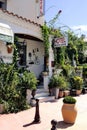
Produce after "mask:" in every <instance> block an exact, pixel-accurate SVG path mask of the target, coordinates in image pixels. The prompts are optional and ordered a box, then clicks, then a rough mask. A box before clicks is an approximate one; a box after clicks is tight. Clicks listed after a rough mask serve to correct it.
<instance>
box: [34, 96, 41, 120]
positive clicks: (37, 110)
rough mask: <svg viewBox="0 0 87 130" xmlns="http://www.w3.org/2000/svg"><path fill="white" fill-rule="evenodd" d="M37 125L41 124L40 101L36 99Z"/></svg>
mask: <svg viewBox="0 0 87 130" xmlns="http://www.w3.org/2000/svg"><path fill="white" fill-rule="evenodd" d="M34 122H35V123H40V115H39V99H36V112H35V118H34Z"/></svg>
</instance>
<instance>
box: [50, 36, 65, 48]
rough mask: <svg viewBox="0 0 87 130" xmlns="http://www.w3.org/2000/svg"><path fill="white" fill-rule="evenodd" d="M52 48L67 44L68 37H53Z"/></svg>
mask: <svg viewBox="0 0 87 130" xmlns="http://www.w3.org/2000/svg"><path fill="white" fill-rule="evenodd" d="M53 40H54V42H53V44H54V48H57V47H61V46H67V45H68V37H67V36H65V37H61V38H54V39H53Z"/></svg>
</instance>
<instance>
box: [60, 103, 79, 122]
mask: <svg viewBox="0 0 87 130" xmlns="http://www.w3.org/2000/svg"><path fill="white" fill-rule="evenodd" d="M61 111H62V116H63V119H64V122H66V123H72V124H73V123H75V120H76V116H77V109H76V106H75V104H66V103H64V104H63V106H62V109H61Z"/></svg>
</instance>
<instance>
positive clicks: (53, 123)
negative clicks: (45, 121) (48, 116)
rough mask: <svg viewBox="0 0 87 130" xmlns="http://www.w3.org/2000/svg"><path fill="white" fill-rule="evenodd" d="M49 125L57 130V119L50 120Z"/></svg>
mask: <svg viewBox="0 0 87 130" xmlns="http://www.w3.org/2000/svg"><path fill="white" fill-rule="evenodd" d="M51 125H52V128H51V130H57V121H56V120H52V121H51Z"/></svg>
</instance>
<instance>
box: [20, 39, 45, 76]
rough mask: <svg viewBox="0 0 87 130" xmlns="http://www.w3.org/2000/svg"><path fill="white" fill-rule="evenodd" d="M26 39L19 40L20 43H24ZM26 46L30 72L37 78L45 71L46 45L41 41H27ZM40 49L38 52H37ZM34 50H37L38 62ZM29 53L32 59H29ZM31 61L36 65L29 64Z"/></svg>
mask: <svg viewBox="0 0 87 130" xmlns="http://www.w3.org/2000/svg"><path fill="white" fill-rule="evenodd" d="M23 40H24V39H22V38H21V39H19V41H20V42H23ZM25 41H26V45H27V50H26V53H27V54H26V60H27V65H28V66H29V67H28V70H30V71H31V72H34V73H35V75H36V77H38V76H39V75H40V73H41V72H42V71H43V70H44V45H43V43H42V42H39V41H33V40H27V39H26V40H25ZM37 48H38V50H39V51H38V52H37ZM33 50H35V54H36V56H38V61H37V60H35V55H34V53H33ZM29 53H31V54H32V57H31V59H30V58H29ZM31 61H33V62H34V64H29V63H30V62H31Z"/></svg>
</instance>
